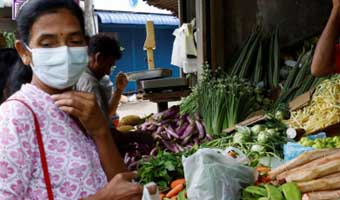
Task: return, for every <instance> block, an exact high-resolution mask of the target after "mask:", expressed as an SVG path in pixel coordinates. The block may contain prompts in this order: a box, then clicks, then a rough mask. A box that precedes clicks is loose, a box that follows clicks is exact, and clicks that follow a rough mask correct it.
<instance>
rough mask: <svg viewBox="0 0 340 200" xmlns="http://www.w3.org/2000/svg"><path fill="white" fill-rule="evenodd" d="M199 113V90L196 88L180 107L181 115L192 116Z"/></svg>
mask: <svg viewBox="0 0 340 200" xmlns="http://www.w3.org/2000/svg"><path fill="white" fill-rule="evenodd" d="M196 113H198V88H197V87H194V88H193V89H192V93H191V94H190V95H189V96H187V97H186V98H185V99H184V100H183V101H182V103H181V105H180V114H181V115H185V114H189V115H191V116H193V115H195V114H196Z"/></svg>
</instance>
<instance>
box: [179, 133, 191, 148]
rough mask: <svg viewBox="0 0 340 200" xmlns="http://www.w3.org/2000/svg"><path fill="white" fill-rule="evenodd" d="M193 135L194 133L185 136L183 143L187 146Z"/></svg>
mask: <svg viewBox="0 0 340 200" xmlns="http://www.w3.org/2000/svg"><path fill="white" fill-rule="evenodd" d="M191 136H192V135H188V136H187V137H186V138H184V139H183V140H182V142H181V145H182V146H185V145H186V144H188V142H189V141H190V140H191Z"/></svg>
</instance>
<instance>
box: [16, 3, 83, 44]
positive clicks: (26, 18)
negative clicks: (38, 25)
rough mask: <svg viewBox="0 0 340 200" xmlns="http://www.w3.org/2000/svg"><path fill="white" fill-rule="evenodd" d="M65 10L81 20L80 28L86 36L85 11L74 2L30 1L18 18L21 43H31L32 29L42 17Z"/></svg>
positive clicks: (25, 4)
mask: <svg viewBox="0 0 340 200" xmlns="http://www.w3.org/2000/svg"><path fill="white" fill-rule="evenodd" d="M63 8H64V9H67V10H69V11H70V12H71V14H72V15H74V16H75V17H76V18H77V19H78V20H79V24H80V27H81V29H82V32H83V33H84V35H85V24H84V15H83V11H82V10H81V8H80V7H79V5H78V4H77V3H75V2H74V0H28V1H27V2H26V3H24V4H23V6H22V7H21V9H20V11H19V14H18V17H17V29H18V33H19V37H20V39H21V41H23V42H24V43H26V44H28V43H29V40H30V32H31V28H32V26H33V24H34V22H35V21H36V20H37V19H38V18H39V17H40V16H42V15H44V14H47V13H53V12H56V11H58V10H59V9H63ZM51 23H53V22H51Z"/></svg>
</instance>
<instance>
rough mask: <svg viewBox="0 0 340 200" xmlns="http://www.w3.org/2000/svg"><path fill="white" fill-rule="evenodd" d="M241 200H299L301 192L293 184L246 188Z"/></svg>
mask: <svg viewBox="0 0 340 200" xmlns="http://www.w3.org/2000/svg"><path fill="white" fill-rule="evenodd" d="M242 200H301V192H300V190H299V188H298V187H297V185H296V184H295V183H285V184H283V185H282V186H279V187H277V186H274V185H270V184H265V185H259V186H248V187H246V188H245V189H244V190H243V193H242Z"/></svg>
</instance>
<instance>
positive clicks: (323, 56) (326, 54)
mask: <svg viewBox="0 0 340 200" xmlns="http://www.w3.org/2000/svg"><path fill="white" fill-rule="evenodd" d="M339 35H340V0H333V9H332V12H331V15H330V17H329V19H328V22H327V25H326V28H325V29H324V31H323V32H322V35H321V37H320V39H319V42H318V44H317V46H316V49H315V53H314V57H313V62H312V67H311V71H312V74H313V75H314V76H327V75H329V74H332V73H335V72H336V42H337V39H338V37H339Z"/></svg>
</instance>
